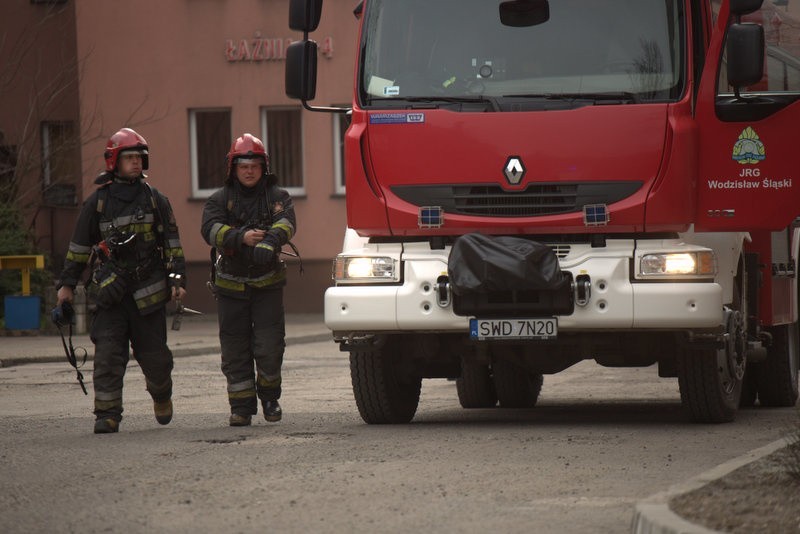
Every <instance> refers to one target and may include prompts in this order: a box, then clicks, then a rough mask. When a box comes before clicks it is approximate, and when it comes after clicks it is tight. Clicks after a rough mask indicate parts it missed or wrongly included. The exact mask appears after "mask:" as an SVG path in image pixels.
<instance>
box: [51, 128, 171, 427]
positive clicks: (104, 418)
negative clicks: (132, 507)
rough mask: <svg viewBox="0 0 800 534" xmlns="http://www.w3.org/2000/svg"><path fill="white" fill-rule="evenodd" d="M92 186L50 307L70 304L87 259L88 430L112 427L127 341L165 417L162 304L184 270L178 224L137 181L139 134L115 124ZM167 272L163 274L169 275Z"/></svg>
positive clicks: (141, 149)
mask: <svg viewBox="0 0 800 534" xmlns="http://www.w3.org/2000/svg"><path fill="white" fill-rule="evenodd" d="M104 157H105V160H106V171H105V172H104V173H102V174H100V176H99V177H98V178H97V179H96V180H95V183H96V184H98V185H99V186H100V187H99V188H98V189H97V190H96V191H95V192H94V193H92V195H91V196H90V197H89V198H88V199H87V200H86V201H85V202H84V204H83V208H82V209H81V213H80V216H79V218H78V222H77V225H76V227H75V231H74V233H73V236H72V240H71V241H70V244H69V250H68V252H67V257H66V261H65V263H64V269H63V271H62V272H61V277H60V280H59V284H58V303H57V305H58V306H61V304H62V303H63V302H70V303H71V302H72V299H73V292H74V289H75V286H76V285H77V284H78V282H79V281H80V280H81V276H82V274H83V271H84V269H85V268H86V266H87V264H89V266H90V268H91V269H92V275H91V281H90V282H89V283H88V285H87V293H88V295H89V298H90V301H91V302H92V303H93V304H94V306H95V307H96V310H95V313H94V318H93V321H92V326H91V332H90V337H91V339H92V342H93V343H94V346H95V351H94V371H93V382H94V414H95V417H96V420H95V425H94V432H95V433H96V434H104V433H109V432H117V431H118V430H119V422H120V421H121V420H122V384H123V377H124V375H125V369H126V367H127V365H128V360H129V343H130V348H132V349H133V355H134V358H136V361H138V362H139V365H140V366H141V368H142V372H143V373H144V376H145V383H146V387H147V391H148V392H149V393H150V396H151V397H152V398H153V409H154V412H155V416H156V420H157V421H158V422H159V423H160V424H162V425H166V424H167V423H169V422H170V420H171V419H172V400H171V399H172V376H171V373H172V366H173V361H172V352H171V351H170V350H169V348H168V347H167V326H166V303H167V302H168V301H169V300H170V298H173V299H175V298H183V297H184V296H185V294H186V290H185V285H186V267H185V261H184V257H183V248H181V243H180V239H179V236H178V226H177V224H176V222H175V216H174V215H173V213H172V207H171V206H170V203H169V200H168V199H167V197H165V196H164V195H162V194H161V193H159V192H158V191H157V190H156V189H154V188H153V187H151V186H150V185H149V184H147V183H146V182H145V178H146V176H145V175H144V174H143V171H145V170H146V169H147V167H148V148H147V141H145V139H144V137H142V136H141V135H139V134H138V133H136V132H135V131H133V130H131V129H130V128H123V129H121V130H119V131H118V132H117V133H115V134H114V135H112V136H111V138H110V139H109V140H108V144H107V145H106V150H105V153H104ZM170 275H171V276H170Z"/></svg>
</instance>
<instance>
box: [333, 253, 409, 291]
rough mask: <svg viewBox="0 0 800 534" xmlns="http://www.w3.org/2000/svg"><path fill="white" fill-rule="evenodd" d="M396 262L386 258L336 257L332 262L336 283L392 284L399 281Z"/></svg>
mask: <svg viewBox="0 0 800 534" xmlns="http://www.w3.org/2000/svg"><path fill="white" fill-rule="evenodd" d="M397 264H398V261H397V260H396V259H394V258H391V257H387V256H337V257H336V259H335V260H333V276H332V278H333V280H334V281H335V282H336V283H351V284H353V283H362V284H367V283H380V282H387V283H394V282H399V281H400V274H399V269H398V268H397Z"/></svg>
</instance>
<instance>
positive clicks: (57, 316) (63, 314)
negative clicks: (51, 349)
mask: <svg viewBox="0 0 800 534" xmlns="http://www.w3.org/2000/svg"><path fill="white" fill-rule="evenodd" d="M50 315H51V319H52V320H53V323H54V324H55V325H56V326H64V325H66V324H75V310H74V309H73V307H72V304H70V303H69V302H67V301H66V300H65V301H64V302H62V303H61V306H56V307H55V308H53V310H52V311H51V312H50Z"/></svg>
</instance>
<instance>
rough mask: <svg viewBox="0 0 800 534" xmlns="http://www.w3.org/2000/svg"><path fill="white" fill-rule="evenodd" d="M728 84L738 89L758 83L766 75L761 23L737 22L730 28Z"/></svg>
mask: <svg viewBox="0 0 800 534" xmlns="http://www.w3.org/2000/svg"><path fill="white" fill-rule="evenodd" d="M727 58H728V84H729V85H731V86H732V87H734V88H735V89H736V91H737V94H738V90H739V88H740V87H747V86H748V85H753V84H755V83H757V82H758V81H759V80H761V78H762V77H763V76H764V28H762V27H761V25H759V24H753V23H737V24H731V25H730V27H729V28H728V42H727Z"/></svg>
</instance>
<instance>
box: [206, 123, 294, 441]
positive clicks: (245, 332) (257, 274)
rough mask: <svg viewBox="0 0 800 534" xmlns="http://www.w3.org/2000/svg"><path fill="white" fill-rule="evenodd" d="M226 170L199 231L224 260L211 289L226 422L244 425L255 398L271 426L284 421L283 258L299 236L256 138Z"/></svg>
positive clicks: (235, 150) (245, 141)
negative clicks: (227, 412) (228, 411)
mask: <svg viewBox="0 0 800 534" xmlns="http://www.w3.org/2000/svg"><path fill="white" fill-rule="evenodd" d="M227 164H228V172H227V177H226V179H225V185H224V186H223V187H222V188H220V189H219V190H217V191H216V192H214V194H212V195H211V197H209V199H208V201H207V202H206V205H205V209H204V211H203V222H202V228H201V232H202V234H203V239H205V240H206V242H207V243H208V244H209V245H211V247H212V248H213V249H214V251H215V252H213V253H212V258H213V257H215V256H216V254H217V253H218V254H219V257H218V259H216V261H215V260H212V262H213V263H212V272H213V289H214V294H215V296H216V299H217V310H218V313H219V340H220V345H221V348H222V372H223V373H224V374H225V378H226V380H227V384H228V386H227V389H228V402H229V404H230V407H231V416H230V421H229V423H230V425H231V426H247V425H249V424H250V422H251V418H252V415H254V414H256V413H258V399H260V400H261V404H262V407H263V411H264V418H265V419H266V420H267V421H272V422H274V421H280V419H281V406H280V404H279V403H278V399H279V398H280V396H281V365H282V363H283V351H284V347H285V341H284V338H285V326H284V325H285V321H284V312H283V287H284V285H285V284H286V266H285V264H284V263H283V261H281V259H280V257H279V255H280V251H281V247H282V246H283V245H284V244H286V243H288V242H289V240H290V239H291V238H292V237H293V236H294V234H295V215H294V207H293V206H292V198H291V197H290V196H289V193H287V192H286V191H285V190H284V189H281V188H279V187H278V186H277V185H276V182H277V177H276V176H275V175H274V174H271V173H270V171H269V156H268V155H267V152H266V150H265V149H264V144H263V143H262V142H261V141H260V140H259V139H258V138H256V137H254V136H253V135H251V134H247V133H246V134H244V135H242V136H241V137H239V138H238V139H236V140H235V141H234V142H233V144H232V145H231V149H230V151H229V152H228V156H227ZM254 362H255V372H254V370H253V367H254Z"/></svg>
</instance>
